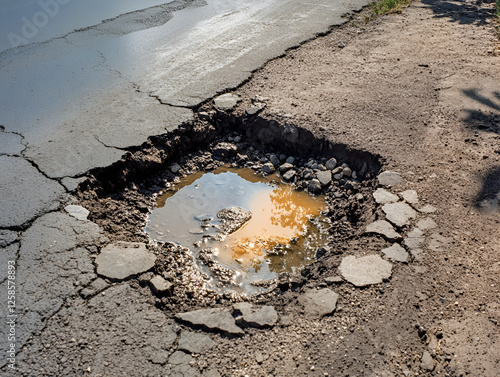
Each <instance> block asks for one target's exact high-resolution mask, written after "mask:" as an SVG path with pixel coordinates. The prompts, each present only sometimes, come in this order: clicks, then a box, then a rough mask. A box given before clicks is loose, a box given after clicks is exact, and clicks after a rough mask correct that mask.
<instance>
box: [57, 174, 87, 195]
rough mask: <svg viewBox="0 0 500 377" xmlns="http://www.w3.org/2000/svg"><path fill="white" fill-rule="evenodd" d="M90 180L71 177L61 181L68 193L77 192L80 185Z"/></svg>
mask: <svg viewBox="0 0 500 377" xmlns="http://www.w3.org/2000/svg"><path fill="white" fill-rule="evenodd" d="M87 179H88V178H87V177H79V178H71V177H64V178H63V179H61V184H62V185H63V186H64V187H66V190H68V191H70V192H71V191H75V190H76V189H77V188H78V186H80V184H82V183H83V182H85V181H86V180H87Z"/></svg>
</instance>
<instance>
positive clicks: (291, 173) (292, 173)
mask: <svg viewBox="0 0 500 377" xmlns="http://www.w3.org/2000/svg"><path fill="white" fill-rule="evenodd" d="M296 175H297V172H296V171H295V170H293V169H292V170H288V171H287V172H286V173H285V174H283V179H284V180H286V181H291V180H292V179H293V178H294V177H295V176H296Z"/></svg>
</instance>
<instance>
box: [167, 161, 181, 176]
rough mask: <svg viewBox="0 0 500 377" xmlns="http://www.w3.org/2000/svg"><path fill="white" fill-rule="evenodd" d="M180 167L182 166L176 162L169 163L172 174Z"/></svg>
mask: <svg viewBox="0 0 500 377" xmlns="http://www.w3.org/2000/svg"><path fill="white" fill-rule="evenodd" d="M181 169H182V167H181V166H180V165H179V164H178V163H175V164H172V165H170V171H171V172H172V173H174V174H177V173H178V172H179V170H181Z"/></svg>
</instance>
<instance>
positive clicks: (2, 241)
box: [0, 229, 17, 247]
mask: <svg viewBox="0 0 500 377" xmlns="http://www.w3.org/2000/svg"><path fill="white" fill-rule="evenodd" d="M16 240H17V232H14V231H13V230H7V229H0V247H5V246H9V245H10V244H11V243H14V242H15V241H16Z"/></svg>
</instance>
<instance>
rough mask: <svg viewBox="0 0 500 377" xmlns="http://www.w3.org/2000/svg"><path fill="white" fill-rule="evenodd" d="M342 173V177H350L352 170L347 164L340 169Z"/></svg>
mask: <svg viewBox="0 0 500 377" xmlns="http://www.w3.org/2000/svg"><path fill="white" fill-rule="evenodd" d="M342 174H343V175H344V177H347V178H351V177H352V170H351V168H350V167H349V166H347V167H345V168H344V169H343V170H342Z"/></svg>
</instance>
